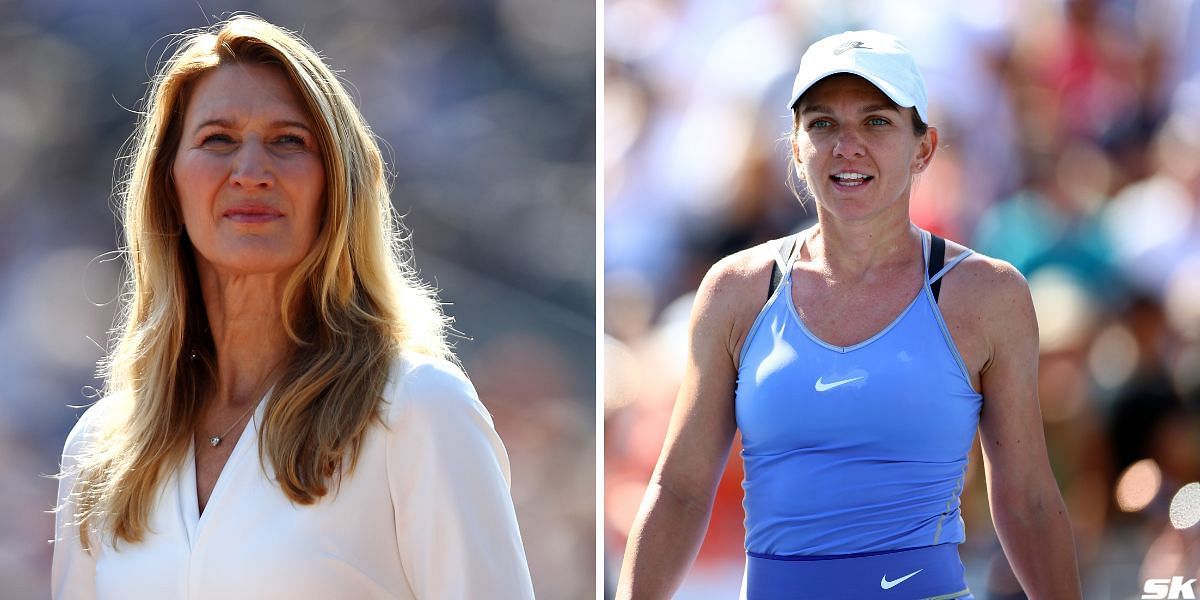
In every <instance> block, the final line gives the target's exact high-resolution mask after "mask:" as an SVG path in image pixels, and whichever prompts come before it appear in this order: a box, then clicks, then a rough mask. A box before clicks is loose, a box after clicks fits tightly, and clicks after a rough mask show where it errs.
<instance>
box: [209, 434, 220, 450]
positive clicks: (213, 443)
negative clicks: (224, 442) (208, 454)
mask: <svg viewBox="0 0 1200 600" xmlns="http://www.w3.org/2000/svg"><path fill="white" fill-rule="evenodd" d="M220 443H221V438H220V436H216V435H214V436H212V437H210V438H208V445H209V446H212V447H213V448H216V447H217V444H220Z"/></svg>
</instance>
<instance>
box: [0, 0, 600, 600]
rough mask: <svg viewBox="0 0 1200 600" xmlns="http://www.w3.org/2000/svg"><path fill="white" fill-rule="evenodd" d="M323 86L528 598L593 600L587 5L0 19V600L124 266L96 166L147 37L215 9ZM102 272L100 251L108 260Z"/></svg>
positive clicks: (153, 53) (44, 533)
mask: <svg viewBox="0 0 1200 600" xmlns="http://www.w3.org/2000/svg"><path fill="white" fill-rule="evenodd" d="M235 10H236V11H250V12H254V13H256V14H259V15H261V16H263V17H265V18H267V19H268V20H270V21H273V22H275V23H277V24H279V25H282V26H285V27H288V28H290V29H293V30H298V31H300V32H302V34H303V35H304V36H305V37H306V38H307V39H308V41H309V42H310V43H312V44H313V46H315V47H316V48H317V49H318V50H319V51H321V52H322V53H323V55H325V56H326V57H328V60H329V62H330V63H331V64H332V65H333V66H334V68H335V69H339V70H341V72H342V74H343V76H344V77H345V79H346V80H348V81H349V82H351V83H352V84H353V85H354V86H355V88H356V91H355V95H356V97H357V99H358V102H359V104H360V106H361V108H362V110H363V112H364V113H365V115H366V118H367V121H368V122H369V123H370V124H371V125H372V126H373V128H374V130H375V132H376V134H378V135H379V137H380V138H382V140H384V141H385V142H386V145H387V148H386V151H387V152H388V153H389V159H388V163H389V164H390V165H391V168H392V170H393V172H394V192H393V194H392V197H393V200H394V202H395V204H396V206H397V207H398V209H399V210H400V211H401V212H402V213H405V214H406V215H407V216H406V224H407V225H408V226H409V228H410V229H411V230H412V239H413V240H414V244H415V246H416V253H415V254H416V262H417V265H418V267H419V268H420V269H421V270H422V272H423V274H424V276H425V278H426V279H428V280H431V281H434V282H436V285H437V286H438V287H439V288H441V290H442V298H443V300H444V301H445V302H447V303H449V306H448V311H449V312H450V313H451V314H452V315H453V316H454V317H456V319H457V320H456V328H457V329H458V330H459V331H461V332H463V333H464V334H465V336H467V337H466V339H460V340H459V341H458V342H457V350H458V353H459V355H460V357H461V358H462V360H463V362H464V364H465V365H466V367H467V370H468V373H470V375H471V376H472V379H473V380H474V382H475V384H476V386H477V387H478V389H479V392H480V395H481V397H482V398H483V400H484V402H485V404H487V406H488V408H489V409H490V410H491V411H492V413H493V414H494V416H495V422H496V428H497V429H498V430H499V432H500V434H501V436H502V437H503V438H504V441H505V443H506V444H507V447H508V451H509V454H510V456H511V459H512V466H513V495H514V497H515V499H516V504H517V513H518V517H519V519H520V522H521V530H522V534H523V536H524V539H525V544H526V549H527V553H528V556H529V563H530V568H531V570H532V573H533V579H534V585H535V588H536V590H537V592H538V595H539V597H541V598H585V597H590V596H591V595H592V594H593V593H594V592H593V590H594V588H595V581H594V580H595V558H596V557H595V553H596V552H595V479H594V473H595V468H594V465H595V445H594V440H595V412H594V404H593V402H594V397H595V378H596V377H595V358H596V357H595V348H596V344H595V325H594V323H595V218H596V217H595V207H596V205H595V191H594V190H595V64H596V62H595V34H594V32H595V25H596V24H595V6H594V5H593V4H591V3H588V2H554V1H552V0H495V1H491V2H481V1H474V0H447V1H444V2H391V1H387V0H354V1H349V0H322V1H320V2H317V1H304V2H292V1H284V0H247V1H244V2H237V3H232V2H225V1H208V0H204V1H200V2H171V3H165V2H154V1H151V0H119V1H117V2H95V1H89V0H77V1H72V2H59V1H51V2H41V1H34V0H16V1H12V2H4V3H0V45H2V46H3V47H4V49H5V51H4V52H3V53H2V54H0V339H2V340H3V341H4V344H3V346H2V347H0V380H2V381H4V386H3V388H2V389H0V490H4V493H2V494H0V598H4V599H26V598H45V597H47V596H48V594H49V572H50V553H51V548H50V545H49V544H48V543H47V540H49V539H50V538H51V537H52V535H53V517H52V515H50V514H48V513H47V512H46V511H47V510H48V509H50V508H51V507H52V506H53V504H54V496H55V487H56V486H55V482H54V481H53V480H51V479H48V478H47V477H46V475H48V474H52V473H55V472H56V471H57V461H58V457H59V454H60V453H61V450H62V442H63V440H64V438H65V436H66V434H67V431H68V430H69V429H70V428H71V426H72V424H73V423H74V422H75V419H76V418H77V417H78V415H79V414H80V413H81V410H80V409H78V408H72V407H77V406H79V405H83V404H85V402H87V400H86V398H85V393H86V391H87V390H86V388H87V386H95V387H99V382H98V381H96V380H95V379H94V365H95V361H96V360H97V359H98V358H100V356H101V349H100V348H101V347H102V346H103V345H104V343H105V340H106V330H107V329H108V327H109V326H110V325H111V322H112V318H113V309H114V306H113V302H112V300H113V298H114V296H115V295H116V285H117V282H118V269H119V265H118V263H117V262H114V261H105V260H99V259H98V258H99V257H102V256H103V255H104V254H105V253H107V252H110V251H112V250H115V248H116V243H117V229H116V225H115V219H114V217H113V214H112V209H111V190H112V181H113V175H114V172H113V165H114V159H115V158H116V157H117V155H118V152H119V149H120V146H121V144H122V142H123V141H124V140H125V139H126V137H127V136H128V135H129V134H130V133H131V132H132V130H133V124H134V117H135V115H134V113H133V110H134V109H136V107H137V106H138V101H139V99H140V98H141V96H142V94H143V93H144V92H145V83H146V82H147V81H148V80H149V78H150V75H151V74H152V73H153V71H154V69H155V65H156V63H157V61H158V60H159V58H160V56H161V54H162V52H163V50H164V48H165V46H166V42H167V39H166V36H169V35H171V34H174V33H177V32H180V31H183V30H184V29H188V28H193V27H199V26H204V25H205V24H207V23H209V22H213V21H216V20H218V19H219V18H220V17H221V16H222V15H226V16H227V15H228V11H235ZM108 258H111V257H108Z"/></svg>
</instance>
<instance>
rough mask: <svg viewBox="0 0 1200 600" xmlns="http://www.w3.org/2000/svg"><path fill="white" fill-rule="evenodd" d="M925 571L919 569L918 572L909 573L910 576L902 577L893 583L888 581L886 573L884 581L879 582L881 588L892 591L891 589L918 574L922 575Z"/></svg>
mask: <svg viewBox="0 0 1200 600" xmlns="http://www.w3.org/2000/svg"><path fill="white" fill-rule="evenodd" d="M924 570H925V569H917V570H916V571H913V572H912V573H909V574H908V575H905V576H904V577H901V578H900V579H893V580H891V581H888V578H887V574H886V573H884V575H883V579H880V580H879V587H881V588H883V589H885V590H890V589H892V588H894V587H896V586H898V585H900V584H902V583H904V582H905V581H907V580H908V578H909V577H912V576H913V575H916V574H917V573H920V572H921V571H924Z"/></svg>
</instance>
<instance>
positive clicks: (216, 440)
mask: <svg viewBox="0 0 1200 600" xmlns="http://www.w3.org/2000/svg"><path fill="white" fill-rule="evenodd" d="M256 406H258V404H251V405H250V410H247V411H246V412H244V413H242V416H240V417H238V418H237V420H236V421H234V422H233V425H230V426H229V429H226V430H225V431H223V432H222V433H221V435H214V436H212V437H210V438H208V445H209V446H212V447H213V448H216V447H217V446H220V445H221V440H223V439H225V436H227V435H229V432H230V431H233V428H234V427H237V425H238V423H241V422H242V419H245V418H246V415H248V414H250V413H251V412H253V411H254V408H255V407H256Z"/></svg>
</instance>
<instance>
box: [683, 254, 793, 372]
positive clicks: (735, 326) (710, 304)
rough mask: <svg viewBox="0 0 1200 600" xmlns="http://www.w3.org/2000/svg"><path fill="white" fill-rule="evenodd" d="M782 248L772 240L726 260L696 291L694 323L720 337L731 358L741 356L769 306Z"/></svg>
mask: <svg viewBox="0 0 1200 600" xmlns="http://www.w3.org/2000/svg"><path fill="white" fill-rule="evenodd" d="M779 244H780V241H779V240H771V241H768V242H764V243H762V244H759V245H757V246H753V247H751V248H747V249H745V250H741V251H739V252H736V253H734V254H731V255H729V256H726V257H725V258H722V259H721V260H719V261H717V263H716V264H714V265H713V266H712V268H710V269H709V270H708V273H707V274H706V275H705V276H704V280H703V281H701V282H700V287H699V289H697V290H696V304H695V307H694V308H693V311H692V314H693V316H692V320H693V323H694V324H695V326H697V328H699V327H701V326H703V328H704V329H705V330H707V332H708V333H709V334H719V337H720V339H721V341H722V343H723V345H724V346H725V347H726V350H727V351H728V352H729V355H730V357H731V358H732V357H736V356H737V355H738V352H739V350H740V348H741V344H742V341H743V340H744V339H745V337H746V333H747V332H749V330H750V326H751V324H753V323H754V319H755V318H756V317H757V316H758V312H759V311H760V310H762V307H763V305H764V304H766V302H767V296H768V293H769V291H770V290H769V289H768V288H769V287H770V283H771V271H772V269H773V267H774V266H775V257H776V255H777V252H778V249H779ZM714 337H717V335H714Z"/></svg>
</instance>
